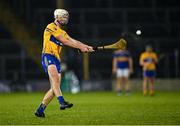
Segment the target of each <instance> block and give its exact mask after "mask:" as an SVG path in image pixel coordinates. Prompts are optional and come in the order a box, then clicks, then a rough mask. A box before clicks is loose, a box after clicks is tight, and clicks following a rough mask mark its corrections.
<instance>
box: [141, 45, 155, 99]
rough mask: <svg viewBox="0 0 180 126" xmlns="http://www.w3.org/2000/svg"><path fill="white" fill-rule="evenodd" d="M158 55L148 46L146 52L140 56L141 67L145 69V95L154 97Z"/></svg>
mask: <svg viewBox="0 0 180 126" xmlns="http://www.w3.org/2000/svg"><path fill="white" fill-rule="evenodd" d="M157 62H158V59H157V55H156V53H155V52H153V48H152V47H151V46H150V45H147V46H146V48H145V52H143V53H142V54H141V56H140V65H141V66H142V67H143V94H144V95H147V93H148V91H149V95H151V96H152V95H154V79H155V75H156V64H157Z"/></svg>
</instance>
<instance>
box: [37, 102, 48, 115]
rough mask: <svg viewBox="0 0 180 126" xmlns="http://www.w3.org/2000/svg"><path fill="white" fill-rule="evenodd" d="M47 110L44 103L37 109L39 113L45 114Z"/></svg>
mask: <svg viewBox="0 0 180 126" xmlns="http://www.w3.org/2000/svg"><path fill="white" fill-rule="evenodd" d="M45 109H46V105H45V104H43V103H41V104H40V106H39V108H38V109H37V111H38V112H39V113H43V112H44V110H45Z"/></svg>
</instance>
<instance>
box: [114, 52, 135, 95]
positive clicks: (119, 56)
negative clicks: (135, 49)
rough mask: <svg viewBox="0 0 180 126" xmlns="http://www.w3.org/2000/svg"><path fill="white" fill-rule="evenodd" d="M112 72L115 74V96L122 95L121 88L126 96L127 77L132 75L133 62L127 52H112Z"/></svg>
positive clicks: (127, 87)
mask: <svg viewBox="0 0 180 126" xmlns="http://www.w3.org/2000/svg"><path fill="white" fill-rule="evenodd" d="M112 72H113V73H114V74H116V91H117V95H118V96H120V95H122V89H123V86H124V89H125V91H126V95H129V93H130V85H129V76H130V74H131V73H133V60H132V58H131V55H130V53H129V51H128V50H126V49H124V50H117V51H115V52H114V58H113V67H112Z"/></svg>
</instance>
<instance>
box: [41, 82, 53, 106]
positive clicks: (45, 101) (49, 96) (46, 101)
mask: <svg viewBox="0 0 180 126" xmlns="http://www.w3.org/2000/svg"><path fill="white" fill-rule="evenodd" d="M49 81H50V84H51V85H52V81H51V80H50V79H49ZM54 96H55V95H54V92H53V89H52V86H51V89H49V91H48V92H47V93H46V94H45V96H44V98H43V101H42V104H44V105H45V106H47V105H48V104H49V103H50V102H51V100H52V99H53V98H54Z"/></svg>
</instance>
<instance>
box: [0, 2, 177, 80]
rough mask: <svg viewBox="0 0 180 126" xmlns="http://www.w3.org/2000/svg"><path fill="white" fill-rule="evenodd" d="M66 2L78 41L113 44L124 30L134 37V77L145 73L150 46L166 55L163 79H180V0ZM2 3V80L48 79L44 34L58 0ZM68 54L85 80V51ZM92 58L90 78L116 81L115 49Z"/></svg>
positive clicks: (65, 59) (131, 44)
mask: <svg viewBox="0 0 180 126" xmlns="http://www.w3.org/2000/svg"><path fill="white" fill-rule="evenodd" d="M62 3H64V5H63V8H65V9H67V10H68V11H69V13H70V21H69V24H68V25H67V27H66V31H67V33H68V34H69V35H70V36H71V37H73V38H75V39H78V40H80V41H82V42H84V43H87V44H89V45H92V46H98V45H106V44H110V43H112V42H114V41H116V40H118V39H119V38H120V37H121V36H122V34H126V35H128V36H129V37H128V49H129V50H130V52H131V54H132V57H133V60H134V74H133V75H132V78H141V76H142V75H141V74H142V73H141V72H142V71H141V67H140V66H139V56H140V53H141V52H142V51H144V47H145V45H147V44H151V45H152V46H153V48H154V50H155V51H156V52H157V53H158V56H159V58H160V59H159V63H158V69H157V77H158V78H179V77H180V72H179V71H180V67H179V66H180V56H179V55H180V54H179V51H180V37H179V36H180V17H179V15H180V1H179V0H69V1H64V2H62ZM0 5H1V6H0V8H1V10H0V11H1V13H0V14H1V15H0V80H1V81H6V80H8V81H9V80H11V81H16V80H20V81H28V80H32V79H44V78H46V77H45V75H44V73H43V71H42V69H41V66H40V63H41V58H40V54H41V49H42V37H43V31H44V28H45V27H46V25H47V24H48V23H51V22H52V21H53V20H54V19H53V12H54V10H55V9H56V8H57V1H53V0H51V1H50V0H49V1H44V0H11V1H6V0H1V1H0ZM9 13H10V14H9ZM21 25H23V27H22V29H23V30H22V29H21V28H20V27H21ZM138 29H140V30H141V31H142V34H141V35H140V36H137V35H136V30H138ZM18 33H19V34H18ZM25 33H27V34H28V35H26V34H25ZM18 36H20V37H18ZM64 52H65V53H64V56H63V58H62V62H66V63H67V66H68V69H70V70H73V71H75V73H76V75H77V76H78V78H79V79H80V80H83V70H82V69H83V67H82V65H83V64H82V54H79V53H77V50H75V49H70V48H67V47H65V50H64ZM89 57H90V79H92V80H95V79H102V80H103V79H104V78H105V79H108V78H109V79H110V78H111V68H112V57H113V54H112V51H104V52H97V53H92V54H90V55H89Z"/></svg>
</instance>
